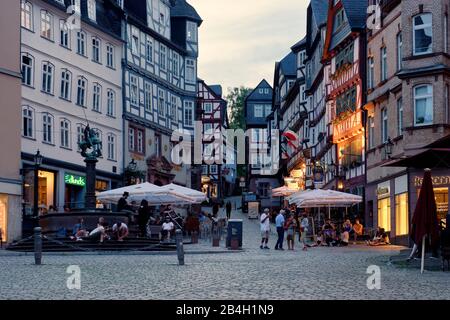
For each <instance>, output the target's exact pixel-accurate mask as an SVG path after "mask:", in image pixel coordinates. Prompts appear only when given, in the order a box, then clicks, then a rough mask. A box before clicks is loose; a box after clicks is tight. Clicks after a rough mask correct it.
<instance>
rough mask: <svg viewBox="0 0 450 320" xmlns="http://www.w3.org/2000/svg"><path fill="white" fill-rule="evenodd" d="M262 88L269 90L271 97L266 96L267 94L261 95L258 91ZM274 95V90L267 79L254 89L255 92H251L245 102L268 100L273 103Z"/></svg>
mask: <svg viewBox="0 0 450 320" xmlns="http://www.w3.org/2000/svg"><path fill="white" fill-rule="evenodd" d="M261 88H268V89H269V90H270V91H269V95H265V94H260V93H259V90H258V89H261ZM272 93H273V89H272V87H271V86H270V84H269V83H268V82H267V81H266V79H263V80H262V81H261V82H260V83H259V84H258V85H257V86H256V88H255V89H253V91H251V92H250V93H249V94H248V95H247V97H245V101H247V100H268V101H272Z"/></svg>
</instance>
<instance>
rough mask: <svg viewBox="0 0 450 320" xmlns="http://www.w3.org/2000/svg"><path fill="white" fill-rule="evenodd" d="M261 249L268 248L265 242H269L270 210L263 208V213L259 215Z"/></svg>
mask: <svg viewBox="0 0 450 320" xmlns="http://www.w3.org/2000/svg"><path fill="white" fill-rule="evenodd" d="M260 222H261V246H260V248H261V249H269V247H268V246H267V243H268V242H269V234H270V210H269V209H264V212H263V214H262V215H261V220H260Z"/></svg>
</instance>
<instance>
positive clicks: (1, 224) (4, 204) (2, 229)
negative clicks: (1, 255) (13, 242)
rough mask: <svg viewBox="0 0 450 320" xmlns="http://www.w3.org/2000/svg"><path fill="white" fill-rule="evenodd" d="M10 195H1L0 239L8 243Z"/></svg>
mask: <svg viewBox="0 0 450 320" xmlns="http://www.w3.org/2000/svg"><path fill="white" fill-rule="evenodd" d="M7 226H8V195H6V194H0V238H1V241H3V242H7V241H8V238H7V235H8V230H7Z"/></svg>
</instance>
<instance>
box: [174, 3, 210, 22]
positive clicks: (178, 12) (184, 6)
mask: <svg viewBox="0 0 450 320" xmlns="http://www.w3.org/2000/svg"><path fill="white" fill-rule="evenodd" d="M170 3H171V8H170V15H171V17H175V18H187V19H189V20H193V21H195V22H197V23H198V24H199V25H200V24H201V23H202V22H203V20H202V18H201V17H200V15H199V14H198V13H197V11H196V10H195V9H194V7H192V6H191V5H190V4H189V3H187V2H186V0H171V1H170Z"/></svg>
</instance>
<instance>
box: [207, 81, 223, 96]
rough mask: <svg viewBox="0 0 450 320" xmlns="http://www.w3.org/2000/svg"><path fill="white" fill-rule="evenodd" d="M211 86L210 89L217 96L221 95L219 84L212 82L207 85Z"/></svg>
mask: <svg viewBox="0 0 450 320" xmlns="http://www.w3.org/2000/svg"><path fill="white" fill-rule="evenodd" d="M209 87H210V88H211V90H212V91H214V93H215V94H216V95H217V96H219V97H222V86H221V85H219V84H213V85H210V86H209Z"/></svg>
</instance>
